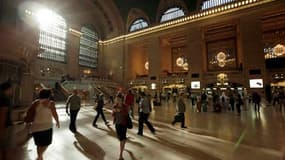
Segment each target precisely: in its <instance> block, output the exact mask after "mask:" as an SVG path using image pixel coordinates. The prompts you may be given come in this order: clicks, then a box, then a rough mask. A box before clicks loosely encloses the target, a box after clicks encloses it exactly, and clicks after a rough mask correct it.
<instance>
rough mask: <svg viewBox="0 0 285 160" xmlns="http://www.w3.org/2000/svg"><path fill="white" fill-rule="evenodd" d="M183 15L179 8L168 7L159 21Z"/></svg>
mask: <svg viewBox="0 0 285 160" xmlns="http://www.w3.org/2000/svg"><path fill="white" fill-rule="evenodd" d="M183 16H185V13H184V11H183V10H182V9H181V8H178V7H174V8H170V9H168V10H167V11H165V12H164V13H163V15H162V16H161V19H160V22H165V21H169V20H172V19H176V18H179V17H183Z"/></svg>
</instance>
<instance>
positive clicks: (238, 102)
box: [236, 94, 243, 116]
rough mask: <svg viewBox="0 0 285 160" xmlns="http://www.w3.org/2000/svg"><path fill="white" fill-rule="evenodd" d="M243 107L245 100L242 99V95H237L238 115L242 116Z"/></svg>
mask: <svg viewBox="0 0 285 160" xmlns="http://www.w3.org/2000/svg"><path fill="white" fill-rule="evenodd" d="M242 105H243V100H242V98H241V95H240V94H238V95H237V103H236V108H237V112H238V115H239V116H240V114H241V106H242Z"/></svg>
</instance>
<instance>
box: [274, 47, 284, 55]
mask: <svg viewBox="0 0 285 160" xmlns="http://www.w3.org/2000/svg"><path fill="white" fill-rule="evenodd" d="M273 53H274V55H276V56H282V55H284V54H285V46H284V45H282V44H277V45H276V46H275V47H274V48H273Z"/></svg>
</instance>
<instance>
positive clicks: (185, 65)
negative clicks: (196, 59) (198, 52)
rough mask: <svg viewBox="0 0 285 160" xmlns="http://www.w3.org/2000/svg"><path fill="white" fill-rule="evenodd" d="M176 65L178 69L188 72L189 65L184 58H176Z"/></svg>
mask: <svg viewBox="0 0 285 160" xmlns="http://www.w3.org/2000/svg"><path fill="white" fill-rule="evenodd" d="M176 65H177V66H178V67H181V68H182V69H183V70H185V71H188V70H189V64H188V62H187V59H186V58H185V57H183V56H182V57H178V58H177V59H176Z"/></svg>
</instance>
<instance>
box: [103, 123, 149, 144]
mask: <svg viewBox="0 0 285 160" xmlns="http://www.w3.org/2000/svg"><path fill="white" fill-rule="evenodd" d="M107 127H108V129H104V128H97V129H99V130H102V131H105V132H107V134H108V135H109V136H113V137H117V133H116V131H115V130H114V129H113V128H112V127H110V126H107ZM132 139H133V138H131V137H128V141H127V143H131V144H133V145H137V146H139V147H144V145H143V144H141V143H139V142H136V141H134V140H132Z"/></svg>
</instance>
